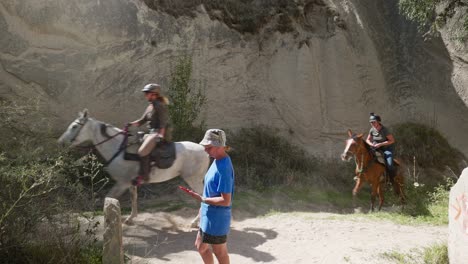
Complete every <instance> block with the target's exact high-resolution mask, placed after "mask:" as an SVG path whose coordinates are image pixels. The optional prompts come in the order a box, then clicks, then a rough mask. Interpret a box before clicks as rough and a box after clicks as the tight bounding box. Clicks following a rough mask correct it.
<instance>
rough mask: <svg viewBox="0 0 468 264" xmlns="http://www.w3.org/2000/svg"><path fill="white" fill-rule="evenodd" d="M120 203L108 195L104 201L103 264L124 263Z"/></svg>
mask: <svg viewBox="0 0 468 264" xmlns="http://www.w3.org/2000/svg"><path fill="white" fill-rule="evenodd" d="M120 217H121V216H120V203H119V201H118V200H117V199H114V198H109V197H106V200H105V202H104V246H103V252H102V263H103V264H123V263H124V254H123V244H122V221H121V218H120Z"/></svg>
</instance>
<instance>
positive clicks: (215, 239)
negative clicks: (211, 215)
mask: <svg viewBox="0 0 468 264" xmlns="http://www.w3.org/2000/svg"><path fill="white" fill-rule="evenodd" d="M200 236H201V238H202V242H203V243H206V244H212V245H217V244H224V243H226V241H227V235H223V236H212V235H210V234H207V233H204V232H203V231H202V230H201V228H200Z"/></svg>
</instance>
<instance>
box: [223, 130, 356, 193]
mask: <svg viewBox="0 0 468 264" xmlns="http://www.w3.org/2000/svg"><path fill="white" fill-rule="evenodd" d="M227 134H228V135H227V138H228V142H229V145H230V146H232V147H233V148H232V151H231V152H230V155H231V157H232V160H233V163H234V168H235V171H236V184H239V185H241V186H246V187H248V188H252V189H256V190H264V189H266V188H268V187H273V186H279V185H289V186H294V185H296V186H301V185H310V186H315V187H324V186H327V187H333V186H332V185H334V184H331V182H339V184H337V185H339V186H340V187H341V186H350V185H351V184H352V179H353V177H352V176H351V174H352V171H353V168H351V167H350V163H345V162H342V161H340V160H338V159H336V160H327V159H318V158H316V157H314V156H312V155H310V154H308V153H307V152H306V151H305V150H304V149H303V148H301V147H299V146H296V145H294V144H292V143H289V142H288V141H287V140H286V139H285V138H283V137H282V136H280V135H279V133H278V131H276V130H275V129H272V128H269V127H265V126H257V127H253V128H242V129H240V130H238V131H236V132H231V131H228V133H227ZM330 164H332V165H331V166H328V165H330ZM345 171H349V173H344V172H345ZM337 185H335V186H334V187H336V186H337Z"/></svg>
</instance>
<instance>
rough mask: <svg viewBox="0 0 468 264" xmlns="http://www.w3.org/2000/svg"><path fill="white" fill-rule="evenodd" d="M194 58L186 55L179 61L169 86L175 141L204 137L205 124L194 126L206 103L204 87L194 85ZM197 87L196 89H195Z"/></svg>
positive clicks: (170, 110) (173, 70)
mask: <svg viewBox="0 0 468 264" xmlns="http://www.w3.org/2000/svg"><path fill="white" fill-rule="evenodd" d="M191 76H192V58H191V57H189V56H188V55H185V56H183V57H181V58H179V60H178V61H177V64H176V65H175V67H174V68H173V69H172V73H171V82H170V85H169V97H170V98H171V100H172V103H171V104H170V105H169V112H170V116H171V121H172V123H173V125H174V140H191V141H196V142H198V140H200V138H201V137H203V132H204V131H203V130H204V122H203V120H201V121H200V125H198V126H196V125H194V122H195V121H196V120H197V119H198V118H199V116H198V115H199V113H200V110H201V109H202V107H203V105H204V104H205V103H206V96H205V94H204V89H202V87H203V85H202V84H201V83H199V85H198V86H195V85H193V82H192V80H191ZM194 86H195V87H194Z"/></svg>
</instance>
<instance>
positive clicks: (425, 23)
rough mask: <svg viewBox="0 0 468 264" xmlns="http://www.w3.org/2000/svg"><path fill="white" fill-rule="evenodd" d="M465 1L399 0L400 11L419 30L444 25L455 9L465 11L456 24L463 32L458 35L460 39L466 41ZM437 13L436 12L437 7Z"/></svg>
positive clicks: (467, 25)
mask: <svg viewBox="0 0 468 264" xmlns="http://www.w3.org/2000/svg"><path fill="white" fill-rule="evenodd" d="M466 5H467V4H466V2H465V1H462V0H399V8H400V12H401V13H402V14H403V15H404V16H406V17H407V18H408V19H409V20H412V21H414V22H416V23H417V24H418V25H419V28H420V30H422V31H425V30H427V28H428V27H429V28H430V30H431V31H432V32H435V31H436V30H438V29H440V28H442V27H444V26H445V25H446V23H447V20H448V19H450V18H452V17H453V16H454V14H455V12H456V11H457V8H458V11H460V12H461V11H463V10H464V12H465V14H464V15H462V16H461V17H462V19H461V20H459V21H458V22H457V23H456V24H458V25H456V26H459V27H460V28H461V29H462V30H463V33H462V34H461V35H460V36H458V39H459V40H461V41H466V40H467V36H468V9H467V8H465V9H463V7H466ZM438 6H439V7H443V8H440V11H439V13H437V12H436V10H437V9H436V8H437V7H438Z"/></svg>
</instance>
